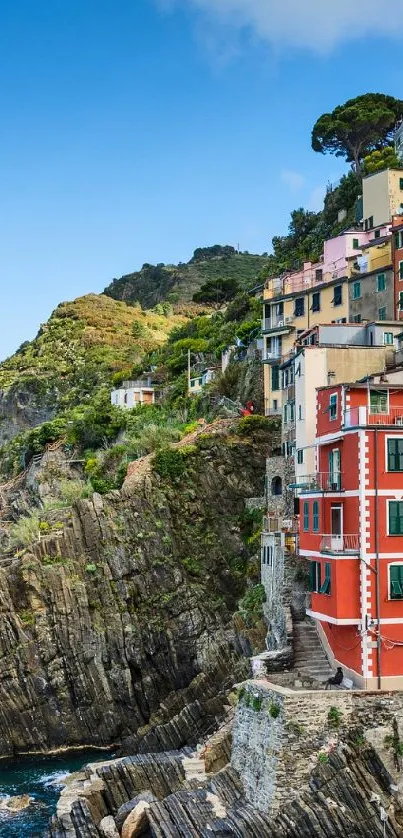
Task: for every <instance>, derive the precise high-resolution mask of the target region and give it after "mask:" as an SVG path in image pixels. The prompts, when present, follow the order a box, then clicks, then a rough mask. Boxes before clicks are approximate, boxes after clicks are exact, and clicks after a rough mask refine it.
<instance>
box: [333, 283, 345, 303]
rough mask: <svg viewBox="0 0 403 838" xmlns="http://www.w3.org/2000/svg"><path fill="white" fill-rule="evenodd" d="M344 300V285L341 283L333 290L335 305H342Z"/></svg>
mask: <svg viewBox="0 0 403 838" xmlns="http://www.w3.org/2000/svg"><path fill="white" fill-rule="evenodd" d="M342 302H343V287H342V286H341V285H335V286H334V292H333V305H334V306H341V304H342Z"/></svg>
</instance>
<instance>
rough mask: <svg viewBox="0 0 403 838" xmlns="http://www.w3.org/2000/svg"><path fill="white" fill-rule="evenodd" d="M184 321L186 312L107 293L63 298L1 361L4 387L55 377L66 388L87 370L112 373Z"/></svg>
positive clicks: (135, 359) (0, 385) (134, 360)
mask: <svg viewBox="0 0 403 838" xmlns="http://www.w3.org/2000/svg"><path fill="white" fill-rule="evenodd" d="M135 322H138V323H140V324H141V327H143V328H141V329H140V331H141V332H142V334H141V335H140V336H139V337H133V334H132V329H133V324H134V323H135ZM185 322H186V318H185V317H183V316H178V315H172V316H169V317H165V316H164V315H158V314H155V313H154V312H151V311H145V312H143V311H141V310H140V308H136V307H131V306H127V305H125V304H124V303H121V302H117V301H115V300H113V299H111V298H110V297H106V296H105V295H103V294H101V295H96V294H88V295H87V296H85V297H79V298H78V299H76V300H73V302H64V303H61V304H60V305H59V306H58V307H57V308H56V309H55V311H54V312H53V314H52V315H51V317H50V318H49V320H48V322H47V323H46V324H44V325H43V326H41V329H40V331H39V333H38V335H37V337H36V338H35V339H34V340H33V341H30V342H28V343H26V344H23V346H22V347H21V348H20V349H19V350H18V351H17V352H16V353H15V354H14V355H12V356H11V357H10V358H7V360H6V361H3V363H2V364H0V388H2V389H7V388H9V387H11V386H12V385H13V384H16V383H18V384H19V385H21V384H22V383H23V382H24V381H31V380H32V379H34V380H35V381H36V382H37V383H38V382H43V385H44V386H49V385H50V384H51V383H53V382H57V385H58V387H59V389H61V390H64V389H66V388H67V387H71V386H76V385H77V384H78V383H79V382H80V380H81V381H82V383H85V379H86V377H87V375H88V376H89V377H90V378H91V376H92V375H93V374H97V373H104V374H105V375H110V374H111V373H113V372H114V371H116V370H120V369H122V367H125V366H126V365H127V366H128V367H130V366H132V365H133V364H135V363H137V362H138V361H139V360H140V359H141V357H142V356H143V355H144V353H145V352H147V351H149V350H152V349H156V348H158V347H159V346H161V345H162V344H164V343H165V341H166V339H167V336H168V335H169V333H170V331H171V330H172V329H173V328H174V327H175V326H180V325H183V324H184V323H185Z"/></svg>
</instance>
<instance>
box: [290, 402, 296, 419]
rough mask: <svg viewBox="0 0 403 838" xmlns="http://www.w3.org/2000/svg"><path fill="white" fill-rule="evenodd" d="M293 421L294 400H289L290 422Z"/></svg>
mask: <svg viewBox="0 0 403 838" xmlns="http://www.w3.org/2000/svg"><path fill="white" fill-rule="evenodd" d="M294 421H295V402H290V422H294Z"/></svg>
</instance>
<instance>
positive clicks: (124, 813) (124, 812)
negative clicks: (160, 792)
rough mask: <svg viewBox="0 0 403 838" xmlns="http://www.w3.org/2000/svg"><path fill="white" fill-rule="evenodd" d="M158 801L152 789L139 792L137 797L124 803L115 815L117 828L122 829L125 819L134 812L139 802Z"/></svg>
mask: <svg viewBox="0 0 403 838" xmlns="http://www.w3.org/2000/svg"><path fill="white" fill-rule="evenodd" d="M156 801H157V798H156V797H155V795H154V794H152V793H151V791H143V792H142V793H141V794H138V795H137V797H134V798H133V799H132V800H129V801H128V803H124V804H123V806H121V807H120V809H118V812H117V814H116V815H115V823H116V826H117V829H118V830H119V831H120V830H121V829H122V827H123V824H124V822H125V820H126V819H127V817H128V816H129V815H130V812H132V811H133V809H135V808H136V806H137V805H138V804H139V803H142V802H144V803H156Z"/></svg>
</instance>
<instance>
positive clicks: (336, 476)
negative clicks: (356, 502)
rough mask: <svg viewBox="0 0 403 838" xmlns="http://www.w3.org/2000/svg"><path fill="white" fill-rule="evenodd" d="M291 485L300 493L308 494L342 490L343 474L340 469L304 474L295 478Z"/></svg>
mask: <svg viewBox="0 0 403 838" xmlns="http://www.w3.org/2000/svg"><path fill="white" fill-rule="evenodd" d="M292 487H293V488H294V489H300V490H301V494H309V493H310V492H342V491H343V474H342V472H340V471H335V472H331V473H330V472H317V473H316V474H304V475H302V476H301V477H297V478H296V481H295V483H293V484H292Z"/></svg>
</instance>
